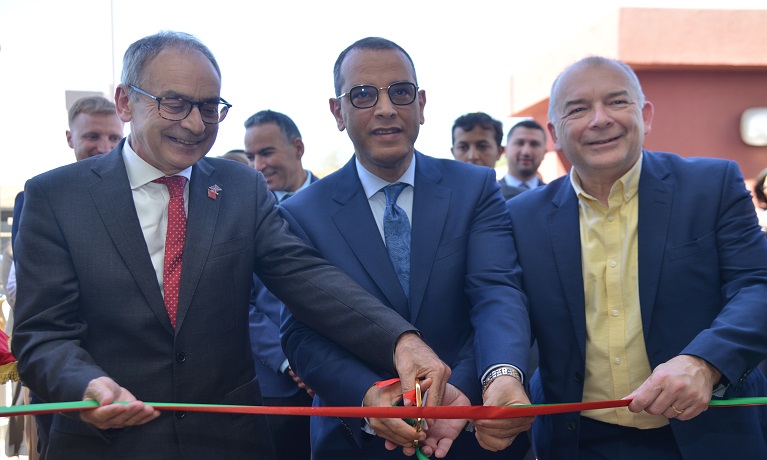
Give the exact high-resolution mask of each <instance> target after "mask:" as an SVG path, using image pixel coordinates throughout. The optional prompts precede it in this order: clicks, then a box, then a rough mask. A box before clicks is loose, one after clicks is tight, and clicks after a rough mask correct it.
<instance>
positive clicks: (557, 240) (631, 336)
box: [508, 57, 767, 460]
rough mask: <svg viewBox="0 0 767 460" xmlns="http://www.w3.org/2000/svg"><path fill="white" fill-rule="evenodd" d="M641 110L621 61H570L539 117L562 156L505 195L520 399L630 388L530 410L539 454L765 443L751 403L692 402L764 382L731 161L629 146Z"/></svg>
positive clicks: (764, 272)
mask: <svg viewBox="0 0 767 460" xmlns="http://www.w3.org/2000/svg"><path fill="white" fill-rule="evenodd" d="M652 116H653V106H652V104H651V103H650V102H647V101H645V98H644V95H643V93H642V89H641V87H640V85H639V81H638V79H637V77H636V74H634V72H633V71H632V70H631V69H630V68H629V67H628V66H627V65H625V64H623V63H621V62H617V61H613V60H609V59H605V58H600V57H589V58H585V59H583V60H581V61H579V62H577V63H575V64H573V65H571V66H570V67H568V68H567V69H566V70H565V71H564V73H562V74H561V75H560V76H559V77H558V78H557V80H556V81H555V83H554V85H553V87H552V90H551V98H550V108H549V123H548V128H549V132H550V133H551V136H552V138H553V139H554V143H555V146H556V149H557V151H560V152H563V153H564V154H565V155H566V156H567V158H568V159H569V160H570V162H571V163H572V165H573V169H572V170H571V172H570V174H569V175H568V176H565V177H563V178H560V179H558V180H556V181H554V182H553V183H551V184H550V185H548V186H546V187H542V188H538V189H536V190H533V191H530V192H526V193H524V194H523V195H521V196H520V197H519V198H516V199H514V200H510V201H509V202H508V207H509V211H510V215H511V219H512V227H513V229H514V241H515V244H516V245H517V251H518V253H519V262H520V265H521V266H522V270H523V289H524V291H525V293H526V294H527V295H528V297H529V300H530V313H531V323H532V328H533V334H534V336H535V337H536V338H537V340H538V346H539V348H540V366H539V371H540V379H537V378H536V377H537V376H536V377H534V378H533V379H532V382H531V386H532V389H531V391H532V399H533V400H534V402H537V403H562V402H572V401H579V400H581V399H583V400H584V401H595V400H610V399H618V398H623V397H628V398H631V399H632V402H631V403H630V405H629V407H628V409H626V408H619V409H604V410H599V411H589V412H588V413H584V414H583V415H579V414H575V413H572V414H562V415H553V416H545V417H539V418H538V419H537V420H536V421H535V424H534V428H533V440H534V442H535V447H536V454H537V455H538V458H539V459H542V460H547V459H575V458H578V460H583V459H587V460H588V459H596V458H610V459H617V460H625V459H637V460H638V459H648V458H652V459H682V458H694V459H722V458H749V457H753V456H754V453H755V452H767V439H765V438H766V437H767V435H766V434H765V431H764V426H765V422H766V421H767V419H765V409H764V407H746V408H731V409H715V410H712V411H708V412H704V411H705V410H706V409H707V408H708V404H709V401H710V399H711V397H712V393H713V394H715V395H721V393H720V391H721V392H723V393H724V395H725V397H747V396H757V395H764V394H765V389H766V388H767V382H766V381H765V378H764V375H763V374H762V373H761V372H759V371H753V372H752V370H753V369H754V368H755V367H756V365H757V364H758V363H759V362H760V361H761V360H762V359H764V357H765V355H767V335H765V334H764V331H765V330H767V309H765V308H764V299H765V298H767V243H766V242H765V238H764V235H763V234H762V233H761V232H760V231H759V226H758V225H757V222H756V219H755V217H754V211H753V205H752V203H751V198H750V196H749V194H748V192H747V191H746V190H745V187H744V183H743V177H742V175H741V174H740V172H739V171H738V168H737V166H736V165H735V164H734V163H732V162H729V161H724V160H718V159H684V158H681V157H679V156H676V155H673V154H669V153H657V152H650V151H647V150H643V149H642V144H643V141H644V136H645V134H646V133H648V132H649V131H650V127H651V122H652ZM703 183H705V184H706V186H705V187H701V184H703ZM700 203H705V205H704V206H698V204H700ZM713 412H715V413H713Z"/></svg>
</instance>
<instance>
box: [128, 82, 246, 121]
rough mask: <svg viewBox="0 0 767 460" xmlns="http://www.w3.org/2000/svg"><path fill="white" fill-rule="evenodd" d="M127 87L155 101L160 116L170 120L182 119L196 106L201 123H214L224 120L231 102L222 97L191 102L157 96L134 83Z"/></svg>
mask: <svg viewBox="0 0 767 460" xmlns="http://www.w3.org/2000/svg"><path fill="white" fill-rule="evenodd" d="M128 87H129V88H130V89H132V90H134V91H137V92H139V93H141V94H143V95H144V96H147V97H151V98H152V99H154V100H155V101H157V110H158V111H159V112H160V116H161V117H163V118H165V119H166V120H170V121H181V120H183V119H184V118H186V117H188V116H189V114H190V113H192V108H193V107H194V106H197V108H198V109H199V111H200V118H202V121H203V123H207V124H209V125H215V124H217V123H221V122H222V121H224V118H226V114H227V113H229V109H230V108H231V107H232V104H230V103H228V102H226V101H225V100H224V99H223V98H219V102H192V101H187V100H186V99H181V98H180V97H157V96H155V95H153V94H149V93H147V92H146V91H144V90H143V89H141V88H139V87H138V86H134V85H128Z"/></svg>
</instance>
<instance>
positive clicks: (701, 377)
mask: <svg viewBox="0 0 767 460" xmlns="http://www.w3.org/2000/svg"><path fill="white" fill-rule="evenodd" d="M721 376H722V374H721V372H719V371H718V370H717V369H716V368H715V367H714V366H712V365H711V364H709V363H708V362H707V361H705V360H703V359H701V358H698V357H697V356H691V355H679V356H676V357H674V358H672V359H670V360H668V361H666V362H665V363H663V364H661V365H660V366H658V367H656V368H655V370H654V371H653V373H652V374H651V375H650V377H649V378H648V379H647V380H645V382H644V383H643V384H642V385H640V387H639V388H637V389H636V390H634V392H632V393H631V394H630V395H628V396H626V397H625V398H624V399H633V401H631V403H630V404H629V410H630V411H631V412H641V411H643V410H644V411H647V412H649V413H651V414H653V415H661V414H662V415H664V416H665V417H667V418H676V419H679V420H690V419H691V418H693V417H696V416H698V415H699V414H700V413H701V412H703V411H705V410H706V409H708V405H709V403H710V402H711V394H712V392H713V388H714V384H716V382H718V381H719V379H720V378H721Z"/></svg>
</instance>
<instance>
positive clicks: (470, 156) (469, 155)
mask: <svg viewBox="0 0 767 460" xmlns="http://www.w3.org/2000/svg"><path fill="white" fill-rule="evenodd" d="M466 159H467V160H468V161H469V162H470V163H473V162H475V161H476V160H478V159H479V150H477V148H476V147H469V150H468V151H467V152H466Z"/></svg>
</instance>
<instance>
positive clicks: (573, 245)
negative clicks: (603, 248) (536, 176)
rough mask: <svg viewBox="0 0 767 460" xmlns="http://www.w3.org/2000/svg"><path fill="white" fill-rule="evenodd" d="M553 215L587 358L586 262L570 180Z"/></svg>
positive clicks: (553, 236) (563, 276) (570, 304)
mask: <svg viewBox="0 0 767 460" xmlns="http://www.w3.org/2000/svg"><path fill="white" fill-rule="evenodd" d="M552 205H553V208H552V209H551V210H550V211H549V214H548V217H547V221H548V231H549V235H550V240H551V246H552V250H553V251H554V260H555V264H556V268H557V274H558V275H559V280H560V282H561V284H562V292H567V293H569V295H567V296H565V302H566V304H567V308H568V309H569V310H570V318H571V319H572V322H573V329H574V330H575V336H576V338H577V340H578V348H579V349H580V352H581V356H582V357H584V359H585V356H586V305H585V302H584V291H583V266H582V264H583V261H582V257H581V236H580V235H581V231H580V215H579V208H578V197H577V196H576V195H575V192H574V191H573V189H572V186H571V184H570V181H569V180H563V181H562V182H561V185H560V186H559V190H558V191H557V193H556V195H555V196H554V199H553V201H552Z"/></svg>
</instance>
